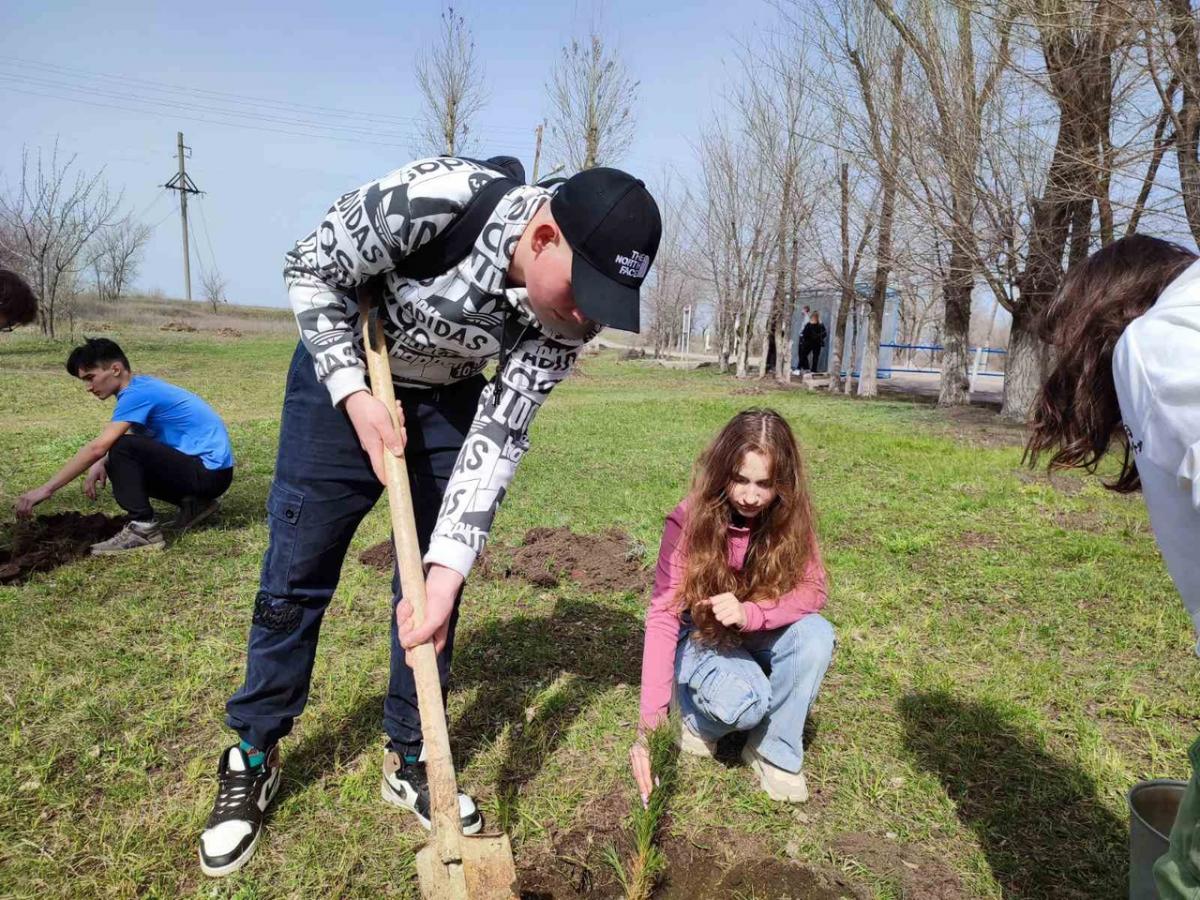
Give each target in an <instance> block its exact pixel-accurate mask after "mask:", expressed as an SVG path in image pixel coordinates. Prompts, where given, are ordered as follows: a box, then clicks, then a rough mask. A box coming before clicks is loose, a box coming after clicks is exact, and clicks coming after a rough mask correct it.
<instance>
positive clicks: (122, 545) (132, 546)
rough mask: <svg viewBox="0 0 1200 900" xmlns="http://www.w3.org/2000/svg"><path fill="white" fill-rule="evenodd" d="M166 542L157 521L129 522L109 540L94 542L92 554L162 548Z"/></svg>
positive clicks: (99, 554) (100, 554)
mask: <svg viewBox="0 0 1200 900" xmlns="http://www.w3.org/2000/svg"><path fill="white" fill-rule="evenodd" d="M166 543H167V542H166V540H164V538H163V533H162V529H161V528H159V527H158V523H157V522H150V523H148V524H142V523H139V522H129V523H128V524H127V525H126V526H125V527H124V528H122V529H121V530H120V531H118V532H117V533H116V534H115V535H113V536H112V537H110V538H109V539H108V540H107V541H101V542H100V543H98V544H92V556H112V555H114V554H117V553H130V552H132V551H134V550H161V549H162V548H163V547H164V546H166Z"/></svg>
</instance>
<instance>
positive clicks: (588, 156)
mask: <svg viewBox="0 0 1200 900" xmlns="http://www.w3.org/2000/svg"><path fill="white" fill-rule="evenodd" d="M639 84H640V82H637V81H635V80H633V79H632V78H631V77H630V76H629V74H628V72H627V71H626V69H625V64H624V63H623V62H622V61H621V58H620V56H618V55H617V52H616V51H615V50H613V49H612V48H609V47H606V46H605V44H604V40H603V38H601V37H600V35H599V34H597V33H596V32H594V31H593V32H592V33H591V35H589V37H588V39H587V40H586V41H584V42H580V41H577V40H573V41H571V43H569V44H568V45H567V46H565V47H563V48H562V53H561V55H560V56H559V58H558V62H557V63H556V64H555V66H554V71H553V74H552V77H551V82H550V84H549V85H547V89H548V91H549V95H550V98H549V99H550V117H549V121H550V135H551V141H552V144H553V146H554V147H555V149H556V150H557V151H558V152H559V153H560V154H561V157H562V159H563V160H564V161H565V162H566V163H567V165H568V167H569V168H570V169H571V170H573V171H578V170H580V169H590V168H592V167H593V166H600V165H608V164H611V163H614V162H616V161H617V160H619V159H620V158H621V156H622V154H624V153H625V151H626V150H627V149H628V148H629V145H630V143H631V142H632V141H633V135H634V128H635V126H636V124H637V117H636V115H635V113H634V106H635V105H636V103H637V94H638V87H639Z"/></svg>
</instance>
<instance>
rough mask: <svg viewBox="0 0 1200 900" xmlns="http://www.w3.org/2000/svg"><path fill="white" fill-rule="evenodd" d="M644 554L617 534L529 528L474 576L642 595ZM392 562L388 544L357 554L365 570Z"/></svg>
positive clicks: (493, 551) (646, 578) (488, 557)
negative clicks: (518, 543)
mask: <svg viewBox="0 0 1200 900" xmlns="http://www.w3.org/2000/svg"><path fill="white" fill-rule="evenodd" d="M642 552H643V551H642V548H641V547H640V546H639V545H638V543H637V542H636V541H635V540H633V538H631V537H630V536H629V535H628V534H626V533H625V532H624V531H622V530H621V529H619V528H610V529H608V530H607V531H604V532H601V533H600V534H576V533H575V532H574V531H572V530H571V529H570V528H566V527H559V528H531V529H530V530H529V531H527V532H525V537H524V538H522V540H521V543H520V545H519V546H517V547H506V546H504V545H503V544H493V545H492V546H491V547H490V548H489V549H488V550H487V551H486V552H485V553H484V555H483V557H482V558H481V559H480V561H479V564H478V565H477V566H476V572H477V573H478V574H479V575H480V576H481V577H483V578H488V579H492V580H496V581H501V580H504V579H508V578H520V579H523V580H525V581H527V582H529V583H530V584H532V585H534V586H535V587H547V588H549V587H556V586H557V585H558V584H559V583H560V582H563V581H571V582H574V583H575V584H577V585H579V587H581V588H583V589H584V590H586V591H595V592H597V593H600V592H608V591H621V592H624V591H632V592H640V591H644V590H646V589H647V588H648V587H649V586H650V582H651V580H652V576H651V574H650V571H649V570H648V569H647V568H646V567H645V566H644V565H643V563H642ZM394 560H395V555H394V553H393V550H392V542H391V539H390V538H389V539H388V540H386V541H380V542H379V543H378V544H376V545H375V546H373V547H370V548H369V549H367V550H365V551H363V552H362V553H361V554H359V557H358V561H359V562H361V563H362V564H363V565H365V566H371V567H372V568H375V569H379V570H380V571H385V572H390V571H391V570H392V565H393V562H394Z"/></svg>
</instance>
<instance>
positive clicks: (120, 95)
mask: <svg viewBox="0 0 1200 900" xmlns="http://www.w3.org/2000/svg"><path fill="white" fill-rule="evenodd" d="M0 79H6V80H8V81H15V82H17V83H18V84H24V85H29V86H33V87H36V88H38V89H41V90H54V91H70V92H74V93H80V94H86V95H90V96H93V97H101V98H103V99H106V100H117V101H121V102H124V103H137V104H143V105H146V106H150V107H162V108H165V109H166V110H168V111H172V112H174V111H176V110H186V111H189V112H199V113H204V114H206V115H207V114H212V115H219V116H225V117H231V118H235V119H249V120H251V121H254V122H266V123H269V124H272V125H284V126H291V127H300V128H310V129H320V130H329V131H335V130H336V132H338V133H341V134H346V135H355V136H359V135H361V136H363V137H395V138H402V139H405V140H412V139H414V135H413V134H412V133H410V132H398V131H393V130H389V129H383V128H366V127H362V126H358V125H342V126H339V127H337V128H336V129H331V128H329V126H327V125H326V124H324V123H322V122H317V121H312V120H310V119H297V118H289V117H285V116H278V115H271V114H268V113H262V112H244V111H242V110H240V109H237V108H224V107H221V106H212V105H206V104H201V103H194V102H193V103H189V102H186V101H183V100H177V99H172V98H163V97H153V96H147V95H144V94H136V93H129V92H123V91H117V90H114V89H111V88H106V87H93V86H90V85H85V84H74V83H71V82H64V81H55V80H52V79H47V78H39V77H36V76H28V75H13V74H11V73H8V72H0Z"/></svg>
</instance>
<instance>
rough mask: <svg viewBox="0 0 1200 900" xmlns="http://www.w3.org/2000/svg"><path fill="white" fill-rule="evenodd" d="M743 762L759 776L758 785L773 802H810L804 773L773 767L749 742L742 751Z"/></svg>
mask: <svg viewBox="0 0 1200 900" xmlns="http://www.w3.org/2000/svg"><path fill="white" fill-rule="evenodd" d="M742 761H743V762H744V763H745V764H746V765H747V766H749V767H750V771H752V772H753V773H754V774H755V775H757V776H758V783H759V784H760V785H761V786H762V789H763V790H764V791H766V792H767V796H768V797H770V798H771V799H772V800H782V801H784V802H786V803H807V802H808V780H807V779H806V778H805V777H804V773H803V772H787V771H785V770H783V769H780V768H778V767H777V766H773V765H771V763H769V762H768V761H767V760H766V759H764V758H763V757H762V756H759V754H758V750H757V749H756V748H755V747H753V746H751V743H750V742H749V741H747V743H746V746H745V747H744V748H743V749H742Z"/></svg>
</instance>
